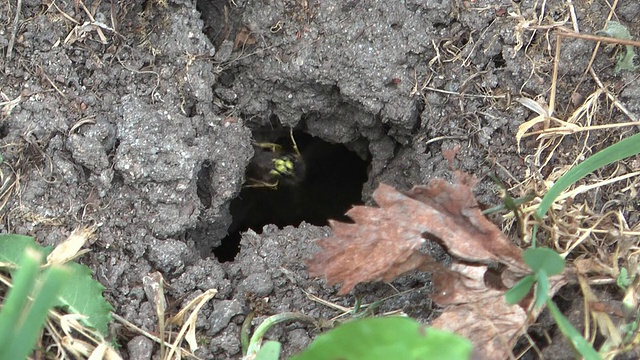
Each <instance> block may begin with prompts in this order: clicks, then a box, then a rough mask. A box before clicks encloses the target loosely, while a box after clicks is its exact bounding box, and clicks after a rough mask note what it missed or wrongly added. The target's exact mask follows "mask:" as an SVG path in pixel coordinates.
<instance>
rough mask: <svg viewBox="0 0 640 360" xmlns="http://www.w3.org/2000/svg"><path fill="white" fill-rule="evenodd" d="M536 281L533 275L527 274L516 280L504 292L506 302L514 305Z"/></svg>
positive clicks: (527, 292)
mask: <svg viewBox="0 0 640 360" xmlns="http://www.w3.org/2000/svg"><path fill="white" fill-rule="evenodd" d="M535 282H536V278H535V276H533V275H527V276H525V277H523V278H522V279H521V280H520V281H518V282H517V283H516V284H515V285H514V286H513V287H512V288H511V289H509V291H507V293H506V294H504V297H505V299H506V300H507V304H511V305H515V304H517V303H519V302H520V301H521V300H522V299H524V297H525V296H527V294H529V292H530V291H531V287H532V286H533V284H534V283H535Z"/></svg>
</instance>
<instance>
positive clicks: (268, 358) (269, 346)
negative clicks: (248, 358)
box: [255, 341, 281, 360]
mask: <svg viewBox="0 0 640 360" xmlns="http://www.w3.org/2000/svg"><path fill="white" fill-rule="evenodd" d="M280 347H281V345H280V343H279V342H277V341H267V342H265V343H264V344H263V345H262V347H261V348H260V351H258V353H257V354H256V358H255V360H278V357H279V356H280Z"/></svg>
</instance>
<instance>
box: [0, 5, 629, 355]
mask: <svg viewBox="0 0 640 360" xmlns="http://www.w3.org/2000/svg"><path fill="white" fill-rule="evenodd" d="M78 3H79V4H80V6H77V5H78ZM78 3H75V2H74V1H70V0H69V1H56V2H51V1H38V0H23V1H22V9H21V13H20V17H19V20H18V23H17V24H16V23H14V17H15V13H16V2H15V1H8V2H2V3H1V4H0V23H1V24H2V25H1V26H0V46H2V49H3V52H2V54H1V55H2V56H1V57H0V68H1V69H2V77H0V91H1V92H2V93H1V95H2V97H3V100H2V101H3V108H2V123H1V125H0V146H1V147H0V154H1V155H2V156H3V157H4V162H3V164H2V169H3V172H4V173H5V174H11V173H14V174H16V175H17V176H18V178H19V187H18V188H16V189H17V190H19V191H15V192H13V193H12V196H11V197H9V199H8V202H7V204H6V205H5V206H4V208H3V209H2V223H1V224H0V231H1V232H3V233H4V232H9V233H18V234H26V235H31V236H34V237H35V238H36V239H37V241H38V242H40V243H41V244H43V245H55V244H57V243H59V242H60V241H62V240H63V239H65V238H66V236H67V235H68V234H69V233H70V231H72V230H73V229H74V228H76V227H78V226H81V225H97V226H98V230H97V234H96V236H95V238H94V241H93V243H92V244H90V249H91V252H89V253H88V254H86V255H84V256H83V257H82V258H81V259H79V261H80V262H82V263H84V264H87V265H88V266H89V267H91V269H92V270H93V271H94V272H95V276H96V278H97V279H98V280H99V281H100V282H101V283H102V284H103V285H105V286H106V287H107V290H106V292H105V296H106V298H107V299H108V301H109V302H110V303H111V304H113V306H114V308H115V310H114V312H115V313H117V314H119V315H120V316H122V317H124V318H125V319H127V320H129V321H130V322H132V323H134V324H135V325H137V326H139V327H142V328H143V329H146V330H148V331H152V332H153V331H154V330H155V327H156V320H155V310H154V305H153V304H152V303H151V302H150V300H149V299H148V298H147V297H146V295H145V292H144V289H143V283H142V279H143V277H144V276H146V275H147V274H149V273H151V272H154V271H159V272H161V273H162V275H163V276H164V278H165V279H166V282H167V284H168V285H167V288H166V295H167V298H168V300H169V303H170V304H171V305H172V308H173V309H179V308H181V307H182V306H183V305H184V304H186V303H187V302H188V301H189V300H191V299H193V298H194V297H196V296H197V295H199V294H201V293H203V292H204V291H206V290H208V289H212V288H213V289H217V290H218V294H217V295H216V297H215V298H214V299H213V300H212V301H211V302H210V303H208V304H207V305H205V306H204V307H203V309H202V310H201V313H200V316H199V318H198V331H199V334H198V337H199V338H200V339H206V341H205V342H204V344H203V345H202V346H201V347H200V348H199V349H198V350H197V351H196V354H197V355H198V356H199V357H201V358H203V359H227V358H229V359H233V358H239V357H240V356H241V355H240V351H241V348H240V327H241V324H242V322H243V321H244V319H245V317H246V316H247V314H248V313H249V312H250V311H252V310H255V309H254V308H255V306H256V299H260V301H258V302H261V303H262V302H263V301H262V300H263V299H268V302H267V306H266V309H261V310H262V312H260V313H258V316H257V317H256V319H255V320H254V324H255V323H259V322H260V321H261V320H263V319H264V318H265V317H266V316H268V315H269V314H276V313H282V312H286V311H298V312H302V313H305V314H308V315H310V316H312V317H314V318H317V319H325V320H326V319H331V318H333V317H335V316H336V315H339V314H340V313H339V312H338V311H336V310H334V309H332V308H330V307H327V306H325V305H323V304H320V303H318V302H315V301H312V300H311V298H310V297H309V295H315V296H317V297H319V298H322V299H325V300H327V301H331V302H333V303H335V304H338V305H341V306H347V307H348V306H353V304H354V302H355V299H356V297H357V298H360V299H361V300H362V301H363V303H370V302H373V301H376V300H379V299H383V298H386V297H388V296H390V295H396V296H394V297H391V298H390V299H388V300H386V301H384V302H383V304H382V305H381V307H380V309H379V311H380V312H385V311H392V310H402V311H404V312H405V313H407V314H408V315H410V316H412V317H415V318H417V319H419V320H421V321H423V322H428V321H429V320H430V319H431V318H433V317H434V316H437V309H436V310H435V311H434V309H433V308H432V304H431V301H430V300H429V297H428V294H429V291H430V288H431V282H430V278H429V276H428V274H408V275H406V276H403V277H402V278H400V279H398V280H396V281H394V282H393V283H392V284H384V283H377V284H362V285H359V286H358V287H357V288H356V290H355V291H354V292H353V293H352V294H351V295H349V296H345V297H337V296H336V288H335V287H328V286H326V284H325V283H324V281H323V280H321V279H314V278H309V276H308V274H307V273H306V270H305V259H308V258H309V257H310V256H311V254H313V253H314V252H316V251H318V248H317V247H316V246H315V245H314V240H315V239H317V238H321V237H325V236H328V235H329V234H330V233H331V229H330V228H329V227H327V226H325V225H326V224H325V221H326V218H324V219H323V218H318V217H312V218H305V217H304V216H302V218H300V217H292V218H288V220H287V219H285V220H282V221H275V220H274V221H271V222H269V221H268V220H267V222H259V221H249V222H245V223H244V224H245V226H244V228H243V227H241V226H233V224H234V223H237V222H238V218H237V216H240V215H238V214H237V213H234V215H236V219H234V218H233V216H232V212H231V204H232V202H233V201H234V199H236V198H238V196H239V195H240V193H241V191H242V189H243V184H244V183H245V181H246V180H247V179H246V177H245V171H246V169H247V167H248V165H249V163H250V161H251V159H252V156H253V155H254V151H255V150H254V146H253V145H252V144H253V143H254V141H265V140H273V139H268V136H267V137H265V136H263V135H261V134H262V133H263V132H267V133H268V131H267V130H269V129H274V131H275V130H278V129H279V131H280V130H282V131H284V130H283V129H285V130H286V129H288V128H294V129H295V130H296V134H298V135H296V137H301V138H304V137H305V136H308V137H313V138H317V139H320V140H323V141H325V142H327V143H330V144H341V145H342V146H344V148H345V149H347V151H348V152H350V153H352V154H355V155H356V156H357V157H358V158H359V159H361V160H362V161H363V162H364V164H365V165H364V166H365V167H364V168H365V169H366V181H364V178H362V179H360V180H358V179H352V177H351V175H349V173H348V172H347V173H344V174H343V175H339V176H337V178H342V179H346V180H352V181H355V182H356V183H358V182H363V181H364V183H361V184H359V185H357V186H356V188H355V189H357V190H353V188H352V187H349V188H348V189H349V190H347V191H346V192H347V193H348V194H350V195H353V193H354V192H355V193H356V195H357V196H355V197H353V196H350V197H349V196H348V197H347V198H349V199H350V200H348V202H349V204H347V206H346V207H345V206H344V205H341V206H342V207H344V209H343V208H341V207H338V208H339V209H340V211H344V210H346V209H347V208H348V206H350V205H353V204H355V203H360V202H363V203H370V195H371V193H372V191H373V190H374V189H375V187H376V186H377V184H379V183H381V182H384V183H387V184H391V185H393V186H395V187H396V188H398V189H409V188H411V187H412V186H414V185H419V184H424V183H426V182H428V181H429V180H430V179H432V178H434V177H445V178H451V171H450V164H449V163H448V162H447V161H446V160H444V158H443V156H442V149H448V148H452V147H454V146H460V151H459V153H458V155H457V161H456V162H455V164H454V166H455V167H456V168H458V169H461V170H463V171H466V172H468V173H472V174H475V175H476V176H477V177H478V178H479V179H481V181H480V183H479V184H478V186H477V187H476V192H477V196H478V199H479V202H481V203H483V204H486V205H493V204H498V203H500V198H499V196H498V194H497V193H498V187H497V186H496V184H495V183H494V182H493V181H492V180H491V179H490V178H488V177H487V174H491V173H495V174H497V176H498V177H499V178H500V179H501V180H502V181H503V182H504V183H505V184H506V185H507V187H508V188H511V187H513V186H515V185H516V184H517V183H518V181H520V180H522V179H524V178H525V177H527V176H528V175H529V174H528V173H527V171H528V169H529V168H528V164H527V162H526V161H525V159H526V158H527V155H530V154H532V153H534V152H535V149H536V146H537V143H536V141H535V139H534V138H533V137H529V138H526V139H525V140H523V141H522V142H521V143H520V146H521V151H520V152H518V150H517V144H516V140H515V135H516V132H517V130H518V126H519V125H520V124H522V123H523V122H525V121H526V120H528V119H530V118H532V117H533V116H535V115H536V114H534V113H533V112H531V111H530V110H528V109H527V108H525V107H524V106H522V105H520V104H519V103H518V102H516V101H515V99H516V98H520V97H527V98H538V99H547V100H548V98H549V91H550V87H551V70H552V67H553V61H552V59H553V56H552V53H553V52H552V49H554V47H555V41H556V39H555V36H552V35H550V33H548V32H546V31H543V30H540V31H537V32H533V31H530V30H526V31H525V30H523V26H524V24H525V21H528V20H531V19H534V18H535V16H539V15H540V14H541V13H542V12H544V19H540V23H542V24H548V23H551V22H553V21H566V19H568V18H569V9H568V8H567V2H566V1H560V0H552V1H547V2H546V8H545V9H542V8H541V6H542V5H541V4H540V3H539V2H538V1H533V0H521V1H517V2H510V1H503V2H496V1H485V0H477V1H440V0H424V1H420V0H415V1H403V2H394V1H373V0H352V1H338V0H327V1H317V0H263V1H246V0H235V1H234V0H229V1H223V0H200V1H196V0H147V1H141V0H140V1H138V0H132V1H121V2H115V1H97V0H93V1H85V2H84V4H83V3H82V2H81V1H80V2H78ZM573 5H574V6H575V12H576V15H577V18H578V19H579V21H580V24H581V26H582V28H581V29H580V30H581V32H583V33H594V32H595V31H597V30H599V29H601V28H602V26H603V24H604V23H605V20H606V18H605V17H606V15H607V13H608V11H609V8H608V7H607V5H606V2H604V1H590V2H582V1H576V2H574V4H573ZM85 6H86V8H85ZM616 13H617V15H618V16H619V19H618V20H619V21H620V22H622V23H623V24H625V25H626V26H627V27H628V28H629V31H630V32H631V34H632V35H633V36H634V38H638V37H639V36H640V23H639V22H637V21H634V20H637V19H638V18H639V17H640V5H639V4H638V3H637V1H635V0H621V1H620V2H619V4H618V7H617V9H616ZM89 14H90V15H89ZM90 17H92V18H93V19H91V18H90ZM92 20H95V21H94V22H93V23H92ZM536 23H537V20H536V21H534V22H531V23H529V25H531V26H533V25H534V24H536ZM92 24H93V25H92ZM566 26H567V27H570V23H567V24H566ZM14 29H15V43H14V44H13V47H12V48H11V49H10V47H9V44H10V42H12V41H13V40H14V36H13V32H14ZM593 47H594V44H593V43H592V42H590V41H586V40H565V41H564V42H563V47H562V56H561V58H560V59H561V62H560V64H559V69H560V74H559V75H558V79H559V80H558V83H557V85H558V95H557V99H556V103H557V104H559V107H558V108H559V109H560V110H559V112H560V113H570V112H571V111H573V108H572V106H573V105H571V104H572V101H571V100H572V98H571V97H570V96H571V93H572V91H573V90H574V88H575V87H576V85H578V84H579V81H580V77H581V76H582V73H583V72H584V69H585V68H586V67H587V64H588V63H589V59H590V56H591V52H592V50H593ZM616 51H617V50H616V49H615V48H613V47H611V48H604V49H603V50H601V51H600V52H599V55H598V56H597V57H596V59H595V61H594V65H593V66H594V68H595V69H596V70H597V72H598V74H600V76H601V80H602V81H603V82H604V83H605V84H606V85H608V86H612V87H613V88H615V89H616V91H617V92H618V95H619V100H620V101H621V102H623V103H624V104H625V105H626V106H627V108H628V109H629V111H631V112H634V113H636V114H637V113H640V101H638V99H640V96H639V95H638V94H640V82H638V81H637V75H636V74H634V73H633V72H621V73H620V74H614V65H615V58H616V53H615V52H616ZM594 86H595V85H594V82H593V81H592V80H590V78H589V77H587V78H586V80H585V81H583V82H582V83H580V86H579V87H578V93H579V94H583V95H588V94H589V93H590V91H591V89H593V88H594ZM605 112H606V110H605ZM608 121H610V122H625V121H629V120H628V119H627V118H626V117H625V116H624V115H623V114H621V113H620V112H619V111H618V110H615V109H613V110H611V111H610V112H609V114H608ZM282 131H281V132H282ZM285 133H286V131H285ZM280 135H281V134H280ZM280 138H282V137H281V136H280ZM610 138H612V137H611V135H610V133H606V134H605V133H603V134H601V135H597V136H596V135H594V136H592V137H591V138H590V139H588V144H590V145H593V146H594V150H596V149H598V148H602V147H604V146H606V145H607V142H606V141H607V139H610ZM285 139H286V141H288V139H287V137H285ZM609 141H611V140H609ZM578 146H581V143H578V142H577V141H576V140H575V139H572V138H569V137H567V139H565V141H563V142H562V143H561V145H560V147H559V148H558V149H557V150H556V153H557V154H559V156H558V158H554V160H553V162H552V163H551V164H550V165H548V166H547V167H546V168H545V169H543V170H542V171H543V173H545V172H546V173H547V174H548V173H549V171H550V169H553V167H554V166H560V165H562V164H567V163H569V164H570V163H571V161H572V160H571V154H572V153H575V152H576V151H578V150H576V147H578ZM301 150H302V152H303V157H304V151H305V150H304V149H301ZM325 152H329V151H325ZM331 161H332V162H333V164H338V163H339V162H340V161H341V157H338V158H332V159H331ZM336 167H339V166H336ZM323 172H331V169H330V168H329V169H328V170H323ZM360 177H361V176H360ZM354 178H358V176H354ZM336 184H337V185H333V187H332V189H330V190H332V191H335V197H336V198H339V197H341V198H342V197H345V196H343V195H344V194H345V193H344V192H341V189H344V188H345V186H343V185H341V183H336ZM259 190H260V191H272V190H269V189H259ZM256 191H258V190H256ZM358 192H359V193H358ZM513 195H514V196H521V195H524V194H518V193H516V194H513ZM603 196H605V195H603ZM333 198H334V196H333V195H332V194H329V195H327V196H323V197H315V198H313V200H307V201H304V202H301V203H300V204H299V205H297V206H298V207H301V208H310V209H315V208H317V207H322V206H323V204H321V202H323V201H328V202H329V201H332V199H333ZM596 200H597V201H602V202H604V201H607V199H606V196H605V198H603V199H596ZM283 209H285V210H283ZM334 210H335V209H334ZM268 211H271V212H274V213H278V211H284V212H286V213H288V212H291V211H293V210H290V209H288V208H286V207H284V205H275V206H274V207H273V208H271V209H269V210H268ZM242 216H244V218H243V219H247V218H251V216H252V215H251V214H250V213H249V214H245V215H242ZM337 216H338V215H335V216H333V215H332V216H327V217H333V218H335V217H337ZM301 220H303V221H302V222H301ZM496 221H499V219H496ZM247 224H250V225H247ZM630 225H632V224H630ZM247 228H250V229H247ZM240 230H246V231H245V232H242V233H238V235H237V238H240V239H241V240H240V244H239V253H238V254H235V256H234V254H232V255H231V256H230V257H228V258H224V259H223V258H219V257H217V256H216V249H219V248H220V247H221V246H222V245H223V243H226V246H227V247H230V248H232V249H233V247H234V246H236V244H234V243H232V242H233V237H232V236H229V235H230V234H229V232H231V233H234V232H235V231H240ZM231 235H232V234H231ZM514 240H515V239H514ZM427 251H434V252H438V251H441V250H438V249H437V248H434V249H427ZM223 260H230V261H223ZM263 305H264V304H263ZM263 307H264V306H263ZM112 333H113V336H114V339H116V341H117V342H118V343H119V344H120V345H122V348H121V349H120V353H121V355H122V356H123V357H124V358H130V359H150V358H151V357H152V355H153V354H155V353H156V352H157V351H158V349H157V348H155V347H153V346H150V344H149V342H148V341H145V339H144V338H140V337H133V336H132V335H131V334H129V333H127V332H125V331H123V329H122V327H121V325H118V324H116V323H115V322H114V325H113V326H112ZM317 334H318V329H314V328H312V327H310V326H307V325H305V324H299V323H293V324H288V325H279V326H277V327H275V329H273V330H272V331H270V332H269V334H268V338H271V339H276V340H279V341H281V342H282V343H283V356H284V357H287V356H289V355H291V354H295V353H297V352H299V351H300V350H301V349H303V348H304V347H306V346H307V345H308V344H309V343H310V341H311V340H312V339H313V338H314V336H316V335H317ZM556 355H557V356H555V355H554V354H548V358H550V359H552V358H558V359H559V358H563V357H564V356H565V355H566V353H565V354H563V355H561V351H560V350H558V353H556Z"/></svg>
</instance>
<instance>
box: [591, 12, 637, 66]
mask: <svg viewBox="0 0 640 360" xmlns="http://www.w3.org/2000/svg"><path fill="white" fill-rule="evenodd" d="M596 34H598V35H606V36H609V37H613V38H616V39H623V40H631V39H632V37H631V33H629V29H627V28H626V27H625V26H624V25H622V24H621V23H619V22H617V21H609V22H607V27H606V28H605V29H604V31H596ZM625 50H626V51H625V53H624V54H620V57H619V58H618V62H616V67H615V68H614V69H613V72H614V73H616V74H617V73H619V72H620V71H621V70H627V71H634V70H636V69H637V66H635V64H634V63H633V59H634V58H635V57H636V53H635V49H634V48H633V46H631V45H626V46H625Z"/></svg>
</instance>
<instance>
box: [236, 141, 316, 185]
mask: <svg viewBox="0 0 640 360" xmlns="http://www.w3.org/2000/svg"><path fill="white" fill-rule="evenodd" d="M289 137H290V139H291V147H290V148H286V147H285V146H283V145H280V144H275V143H269V142H263V143H254V144H253V148H254V155H253V159H251V162H250V163H249V166H248V167H247V184H246V185H245V187H253V188H268V189H272V190H277V189H278V186H279V185H289V186H291V185H297V184H299V183H300V182H301V181H302V180H303V179H304V173H305V164H304V160H303V159H302V155H301V154H300V150H299V149H298V145H297V144H296V140H295V139H294V137H293V129H291V130H290V132H289Z"/></svg>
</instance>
